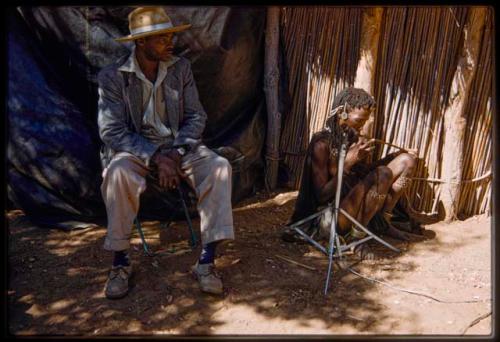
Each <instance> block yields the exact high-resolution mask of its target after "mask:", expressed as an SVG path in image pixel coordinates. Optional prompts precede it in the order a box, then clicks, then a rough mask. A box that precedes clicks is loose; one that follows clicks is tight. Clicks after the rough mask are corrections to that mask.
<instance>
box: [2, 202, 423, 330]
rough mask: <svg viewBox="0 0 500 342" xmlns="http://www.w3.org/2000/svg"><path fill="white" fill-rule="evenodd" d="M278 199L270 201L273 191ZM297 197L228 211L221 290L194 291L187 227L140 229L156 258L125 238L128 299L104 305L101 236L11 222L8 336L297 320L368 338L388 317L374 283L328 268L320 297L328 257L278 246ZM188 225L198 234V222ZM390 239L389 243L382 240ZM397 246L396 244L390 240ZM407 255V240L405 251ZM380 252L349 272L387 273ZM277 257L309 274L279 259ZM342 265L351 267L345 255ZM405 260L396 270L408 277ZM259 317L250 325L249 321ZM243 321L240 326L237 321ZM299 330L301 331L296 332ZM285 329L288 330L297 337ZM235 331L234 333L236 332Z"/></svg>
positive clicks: (389, 261)
mask: <svg viewBox="0 0 500 342" xmlns="http://www.w3.org/2000/svg"><path fill="white" fill-rule="evenodd" d="M274 195H276V194H274ZM294 202H295V197H294V195H293V196H288V195H287V194H281V195H278V196H275V197H274V198H272V199H269V197H267V198H266V196H265V195H260V197H259V196H257V197H256V198H254V199H251V200H247V201H244V202H243V203H241V204H240V205H238V206H237V207H236V208H234V223H235V234H236V240H234V241H230V242H226V243H224V244H222V245H221V246H220V248H219V249H218V254H219V257H218V258H217V261H216V263H217V267H218V269H219V271H220V273H221V274H222V277H223V279H224V285H225V292H224V294H223V295H221V296H211V295H206V294H203V293H201V292H200V290H199V288H198V284H197V282H196V281H195V280H194V278H193V277H192V275H191V272H190V267H191V266H192V265H193V264H194V263H195V262H196V260H197V257H198V255H199V252H200V247H199V246H198V247H197V248H196V249H195V250H191V249H190V247H189V244H188V241H189V231H188V229H187V225H186V223H185V222H175V223H173V224H171V225H170V226H168V227H167V228H165V227H163V228H161V227H160V226H161V222H159V221H149V222H144V223H143V230H144V233H145V236H146V239H147V241H148V244H149V245H150V247H151V249H153V250H155V251H157V252H158V254H157V256H155V257H148V256H146V255H144V254H143V252H142V246H141V242H140V239H139V236H138V234H137V232H136V231H135V229H134V231H133V234H132V239H131V243H132V248H131V257H132V260H133V263H134V267H135V274H134V277H133V280H132V281H131V283H132V284H133V286H132V288H131V291H130V293H129V294H128V296H127V297H125V298H124V299H121V300H108V299H106V298H105V297H104V294H103V287H104V284H105V281H106V278H107V273H108V271H109V266H110V265H111V255H110V253H107V252H105V251H103V248H102V246H103V243H104V237H105V229H103V228H99V229H83V230H73V231H70V232H64V231H60V230H46V229H38V228H36V227H33V226H32V225H31V224H30V223H29V222H24V223H23V222H20V221H19V220H18V221H16V220H15V219H12V220H11V221H10V225H9V296H8V298H9V301H8V303H9V317H10V321H9V328H10V332H11V333H13V334H16V335H32V334H35V335H36V334H43V335H46V334H47V335H60V334H64V335H106V336H107V335H153V334H185V335H211V334H214V331H216V330H217V328H224V325H226V324H227V323H228V322H234V321H238V319H240V320H241V324H242V330H241V331H242V332H241V333H242V334H246V333H248V334H254V333H262V331H255V330H251V326H250V327H247V330H245V329H244V327H245V324H247V325H248V324H251V323H252V319H253V320H255V319H259V320H262V321H264V322H265V321H269V322H272V321H273V320H280V321H294V322H296V323H297V322H298V323H297V324H298V326H299V327H300V329H305V330H304V331H306V330H307V329H313V328H315V327H316V326H317V325H318V324H319V325H321V326H322V327H323V329H325V331H331V332H337V331H347V333H349V331H350V332H351V333H353V332H354V333H356V332H359V333H363V332H365V333H370V332H371V333H373V332H374V331H377V328H378V327H380V325H381V322H384V320H385V319H387V318H388V317H389V316H388V315H389V313H388V311H387V308H386V307H385V305H383V304H382V303H380V302H378V301H377V300H376V299H373V298H372V296H371V295H370V294H371V293H372V292H373V291H374V290H375V288H374V287H376V286H377V285H376V284H373V283H371V282H368V281H366V280H364V279H361V278H358V277H356V276H354V275H352V274H350V273H349V272H347V271H345V270H340V269H339V268H338V267H337V266H335V270H334V273H333V275H332V281H331V287H330V289H329V292H328V295H327V296H325V295H324V294H323V291H324V283H325V277H326V273H327V272H326V271H327V266H328V260H327V258H326V257H324V256H323V255H322V254H320V252H318V251H317V250H316V249H314V248H313V247H311V246H309V245H306V244H289V243H285V242H283V241H281V237H280V233H281V229H282V227H283V225H284V224H285V222H286V221H287V219H288V218H289V216H290V214H291V212H292V210H293V204H294ZM193 225H194V227H195V229H196V230H197V231H198V234H199V220H198V219H195V220H194V221H193ZM388 240H389V239H388ZM389 242H391V243H394V244H395V245H396V246H398V247H402V244H401V243H399V242H397V241H394V240H393V241H389ZM403 247H405V248H402V249H408V248H411V243H410V244H409V245H408V246H403ZM375 248H377V249H378V248H382V253H381V254H382V255H383V258H382V259H381V260H377V261H375V262H372V263H370V264H369V265H365V266H364V264H365V261H363V262H362V263H361V264H359V265H358V266H356V268H359V267H361V268H363V269H364V268H366V267H368V268H382V269H387V270H389V273H388V276H387V277H386V279H387V280H392V281H394V280H397V279H398V277H400V276H398V275H397V274H395V273H394V274H391V273H390V269H391V267H392V265H393V264H394V263H396V262H399V261H398V257H399V256H398V255H396V254H395V253H392V252H390V251H389V252H387V251H388V250H387V249H384V248H383V247H380V246H375ZM277 255H280V256H285V257H288V258H290V259H293V260H295V261H297V262H300V263H302V264H305V265H307V266H309V267H310V268H311V267H312V268H314V270H311V269H308V268H304V267H300V266H297V265H294V264H291V263H288V262H286V261H284V260H283V259H281V258H279V257H278V256H277ZM348 261H349V262H355V261H356V260H355V259H354V258H353V257H348ZM414 269H415V265H414V263H413V262H404V263H400V264H399V265H398V270H403V271H405V272H412V271H413V270H414ZM255 317H257V318H255ZM245 319H247V321H245ZM297 329H299V328H297ZM301 331H302V330H300V331H291V332H290V333H298V332H299V333H300V332H301ZM237 333H238V332H237Z"/></svg>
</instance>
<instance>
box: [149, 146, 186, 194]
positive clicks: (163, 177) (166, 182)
mask: <svg viewBox="0 0 500 342" xmlns="http://www.w3.org/2000/svg"><path fill="white" fill-rule="evenodd" d="M152 159H153V162H154V163H155V164H156V167H157V169H158V180H159V183H160V186H161V187H162V188H168V189H174V188H175V187H177V186H179V183H180V179H179V175H178V174H177V167H178V166H177V163H176V162H175V161H173V160H172V159H170V158H169V157H167V156H166V155H164V154H163V153H161V152H157V153H155V154H154V155H153V158H152Z"/></svg>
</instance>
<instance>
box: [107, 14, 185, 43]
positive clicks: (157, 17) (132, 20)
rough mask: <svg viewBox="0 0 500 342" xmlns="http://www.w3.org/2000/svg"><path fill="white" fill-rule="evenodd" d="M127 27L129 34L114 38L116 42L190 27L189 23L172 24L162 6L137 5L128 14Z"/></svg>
mask: <svg viewBox="0 0 500 342" xmlns="http://www.w3.org/2000/svg"><path fill="white" fill-rule="evenodd" d="M128 27H129V29H130V34H129V35H128V36H125V37H121V38H117V39H115V40H116V41H117V42H128V41H131V40H135V39H139V38H143V37H147V36H152V35H156V34H163V33H169V32H179V31H184V30H186V29H188V28H190V27H191V24H187V25H180V26H174V25H173V24H172V20H170V17H169V16H168V15H167V13H166V12H165V10H164V9H163V8H162V7H138V8H136V9H135V10H133V11H132V12H130V14H129V15H128Z"/></svg>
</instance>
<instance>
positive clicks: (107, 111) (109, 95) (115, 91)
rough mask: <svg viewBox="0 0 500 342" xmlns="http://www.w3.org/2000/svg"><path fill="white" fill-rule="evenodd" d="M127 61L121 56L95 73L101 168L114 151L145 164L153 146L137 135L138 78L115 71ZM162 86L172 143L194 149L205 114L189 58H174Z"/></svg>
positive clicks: (139, 118)
mask: <svg viewBox="0 0 500 342" xmlns="http://www.w3.org/2000/svg"><path fill="white" fill-rule="evenodd" d="M129 62H130V59H129V56H124V57H122V58H120V59H119V60H118V61H117V62H116V63H113V64H111V65H109V66H107V67H105V68H103V69H102V70H101V71H100V72H99V74H98V84H99V102H98V119H97V120H98V126H99V136H100V137H101V140H102V141H103V143H104V146H103V148H102V149H101V162H102V166H103V168H104V167H106V166H107V165H108V163H109V162H110V160H111V159H112V157H113V155H114V154H116V153H118V152H129V153H132V154H133V155H136V156H137V157H139V158H141V159H142V160H143V161H144V162H145V163H146V165H148V166H149V162H150V159H151V157H152V156H153V154H154V153H155V151H156V149H157V146H156V145H155V144H153V143H151V142H150V141H149V140H147V139H146V138H145V137H143V136H142V135H140V134H139V132H140V131H141V123H142V117H143V114H144V113H143V108H142V84H141V82H142V81H141V80H140V79H138V78H137V76H136V75H135V73H131V72H125V71H121V70H119V69H120V68H123V66H126V65H125V63H129ZM162 87H163V92H164V98H165V104H166V113H167V115H166V117H167V118H168V123H166V124H168V125H169V127H170V129H171V130H172V133H173V134H174V138H175V139H174V143H173V146H179V145H189V146H190V147H191V148H194V147H195V146H196V145H198V144H200V143H201V134H202V133H203V130H204V129H205V123H206V120H207V114H206V113H205V111H204V109H203V106H202V105H201V103H200V100H199V96H198V90H197V89H196V84H195V81H194V78H193V73H192V71H191V63H190V62H189V60H187V59H186V58H182V57H180V58H176V62H175V63H174V64H172V65H171V66H169V68H168V72H167V76H166V77H165V79H164V81H163V83H162Z"/></svg>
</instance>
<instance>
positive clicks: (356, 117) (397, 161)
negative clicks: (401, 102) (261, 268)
mask: <svg viewBox="0 0 500 342" xmlns="http://www.w3.org/2000/svg"><path fill="white" fill-rule="evenodd" d="M374 109H375V100H374V98H373V97H372V96H371V95H370V94H368V93H367V92H366V91H365V90H363V89H359V88H346V89H344V90H342V91H341V92H339V93H338V94H337V96H335V99H334V100H333V104H332V111H331V113H330V115H329V116H328V118H327V120H326V125H325V129H324V130H323V131H320V132H318V133H316V134H315V135H314V136H313V137H312V139H311V142H310V143H309V147H308V150H307V155H306V160H305V161H304V168H303V174H302V181H301V185H300V190H299V195H298V198H297V202H296V205H295V210H294V213H293V215H292V217H291V219H290V223H294V222H298V221H299V220H301V219H304V218H306V217H307V216H309V215H311V214H314V213H315V212H316V210H318V209H320V207H322V206H325V205H326V204H327V203H328V202H330V201H332V200H333V197H334V195H335V189H336V186H337V184H336V183H337V163H338V162H337V160H338V159H337V158H338V156H337V154H338V148H339V146H340V134H341V133H340V132H341V130H347V132H348V136H349V143H348V151H347V155H346V157H345V162H344V173H343V175H344V176H343V182H342V183H343V184H342V187H341V202H340V206H341V207H342V208H343V209H344V210H345V211H347V212H348V213H349V214H350V215H351V216H353V217H354V218H356V219H357V220H358V221H359V222H360V223H361V224H363V226H365V227H366V226H367V225H368V223H369V222H370V221H371V220H372V218H374V217H376V218H377V219H378V221H379V222H378V226H379V227H382V229H383V233H384V234H386V235H390V236H392V237H394V238H397V239H401V240H408V238H409V236H410V235H408V233H409V232H410V231H411V227H410V226H409V224H405V222H401V223H398V222H396V221H394V220H392V216H393V215H392V210H393V209H394V207H395V205H396V203H397V201H398V199H399V198H400V196H401V195H402V193H403V191H404V190H405V188H407V187H408V185H409V183H410V178H409V177H410V176H411V175H412V173H413V171H414V168H415V165H416V160H415V151H407V150H401V151H398V152H396V153H392V154H390V155H388V156H386V157H385V158H384V159H381V160H379V161H376V162H374V163H371V164H370V165H368V164H367V163H366V162H365V161H366V159H367V157H368V156H369V155H370V152H371V151H372V150H373V149H374V143H375V142H376V141H375V139H369V140H368V139H365V137H362V136H361V135H360V130H361V128H362V127H363V126H364V124H365V123H366V121H367V120H368V119H369V117H370V115H371V113H372V112H373V111H374ZM408 152H410V153H408ZM380 220H383V221H380ZM318 221H319V222H315V223H316V224H317V225H316V227H318V226H319V228H320V233H322V235H323V236H325V235H329V232H330V223H331V212H326V214H325V215H324V216H323V217H321V218H320V219H319V220H318ZM395 226H398V228H400V229H403V230H406V232H403V231H400V230H399V229H397V228H396V227H395ZM310 228H314V224H313V225H311V226H310ZM382 229H381V230H382ZM338 232H339V234H340V235H343V236H344V238H346V240H354V239H358V238H362V237H364V234H365V233H364V232H362V231H361V230H358V229H357V228H356V226H355V225H353V224H352V223H351V222H350V221H349V220H348V219H347V218H346V217H345V216H344V215H343V214H340V215H339V221H338ZM282 238H283V239H284V240H285V241H289V242H292V241H295V240H296V239H297V236H296V233H295V231H293V230H290V229H289V230H285V231H284V232H283V234H282ZM354 252H355V253H356V254H358V255H359V256H361V257H362V258H367V259H373V258H374V254H373V253H372V252H371V251H370V250H369V249H368V247H367V245H366V244H361V245H358V247H357V249H356V250H355V251H354Z"/></svg>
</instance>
